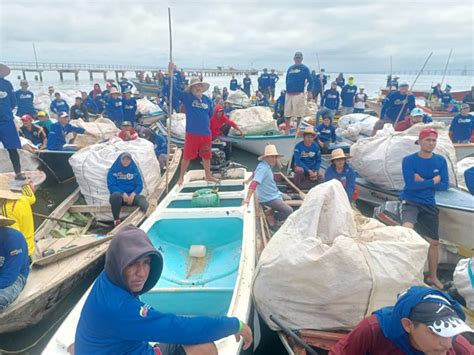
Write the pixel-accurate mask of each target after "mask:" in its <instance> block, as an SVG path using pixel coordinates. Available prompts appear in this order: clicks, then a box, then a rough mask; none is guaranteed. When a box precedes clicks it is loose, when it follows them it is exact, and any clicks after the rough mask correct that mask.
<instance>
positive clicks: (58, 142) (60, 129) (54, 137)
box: [48, 112, 86, 150]
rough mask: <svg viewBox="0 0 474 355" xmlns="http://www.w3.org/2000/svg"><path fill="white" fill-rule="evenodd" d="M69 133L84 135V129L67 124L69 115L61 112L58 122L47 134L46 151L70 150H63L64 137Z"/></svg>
mask: <svg viewBox="0 0 474 355" xmlns="http://www.w3.org/2000/svg"><path fill="white" fill-rule="evenodd" d="M70 132H74V133H81V134H83V133H86V130H85V129H84V128H80V127H75V126H73V125H71V124H70V123H69V115H68V114H67V113H66V112H62V113H61V114H60V115H59V118H58V122H56V123H54V124H53V125H52V126H51V130H50V131H49V134H48V150H71V149H66V148H64V145H65V144H66V135H67V134H68V133H70Z"/></svg>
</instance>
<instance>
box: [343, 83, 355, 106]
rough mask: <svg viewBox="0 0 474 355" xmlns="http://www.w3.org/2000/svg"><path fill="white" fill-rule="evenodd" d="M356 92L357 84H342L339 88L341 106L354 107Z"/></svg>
mask: <svg viewBox="0 0 474 355" xmlns="http://www.w3.org/2000/svg"><path fill="white" fill-rule="evenodd" d="M356 94H357V86H355V85H349V84H347V85H344V87H343V88H342V90H341V99H342V106H344V107H354V96H355V95H356Z"/></svg>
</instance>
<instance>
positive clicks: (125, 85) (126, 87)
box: [118, 78, 133, 94]
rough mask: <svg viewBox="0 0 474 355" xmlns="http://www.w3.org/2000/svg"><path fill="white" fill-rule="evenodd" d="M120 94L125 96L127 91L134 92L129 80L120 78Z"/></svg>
mask: <svg viewBox="0 0 474 355" xmlns="http://www.w3.org/2000/svg"><path fill="white" fill-rule="evenodd" d="M118 84H119V86H120V92H121V93H122V94H123V93H124V92H125V91H130V92H131V91H132V89H133V85H132V84H131V83H130V82H129V81H128V79H127V78H120V81H119V83H118Z"/></svg>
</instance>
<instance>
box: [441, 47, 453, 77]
mask: <svg viewBox="0 0 474 355" xmlns="http://www.w3.org/2000/svg"><path fill="white" fill-rule="evenodd" d="M451 54H453V49H452V48H451V50H450V51H449V55H448V60H447V61H446V66H445V67H444V73H443V78H442V79H441V86H442V85H443V82H444V79H445V77H446V72H447V71H448V65H449V61H450V60H451Z"/></svg>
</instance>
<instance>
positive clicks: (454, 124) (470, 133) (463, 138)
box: [449, 104, 474, 143]
mask: <svg viewBox="0 0 474 355" xmlns="http://www.w3.org/2000/svg"><path fill="white" fill-rule="evenodd" d="M469 110H470V106H469V105H468V104H462V106H461V113H459V114H458V115H456V116H455V117H454V118H453V120H452V121H451V125H450V126H449V138H451V140H452V142H453V143H470V142H473V143H474V116H473V115H471V114H470V113H469Z"/></svg>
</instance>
